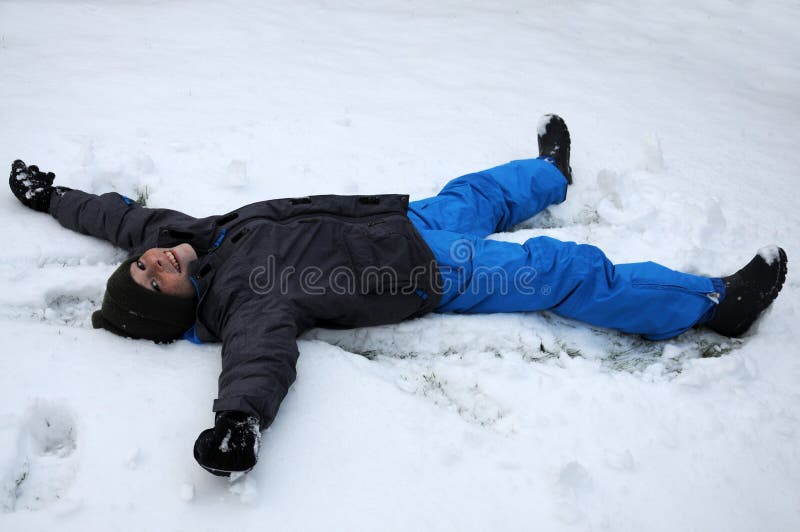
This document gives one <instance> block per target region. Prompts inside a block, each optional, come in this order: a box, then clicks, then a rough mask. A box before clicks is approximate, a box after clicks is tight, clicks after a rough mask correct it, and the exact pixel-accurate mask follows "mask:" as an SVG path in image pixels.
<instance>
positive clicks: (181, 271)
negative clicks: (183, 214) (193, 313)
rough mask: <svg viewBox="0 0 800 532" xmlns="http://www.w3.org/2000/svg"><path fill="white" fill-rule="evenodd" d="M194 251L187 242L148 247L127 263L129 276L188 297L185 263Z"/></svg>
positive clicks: (190, 289) (150, 286)
mask: <svg viewBox="0 0 800 532" xmlns="http://www.w3.org/2000/svg"><path fill="white" fill-rule="evenodd" d="M193 260H197V252H195V250H194V248H193V247H192V246H190V245H189V244H180V245H177V246H175V247H174V248H150V249H148V250H147V251H145V252H144V253H143V254H142V256H141V257H139V260H137V261H136V262H134V263H133V264H131V277H133V280H134V281H136V283H137V284H139V285H141V286H143V287H145V288H147V289H148V290H155V291H157V292H162V293H164V294H167V295H171V296H178V297H192V296H193V295H194V286H192V282H191V281H190V280H189V263H190V262H192V261H193Z"/></svg>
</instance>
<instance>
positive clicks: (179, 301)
mask: <svg viewBox="0 0 800 532" xmlns="http://www.w3.org/2000/svg"><path fill="white" fill-rule="evenodd" d="M196 259H197V253H196V252H195V250H194V249H193V248H192V246H190V245H189V244H180V245H178V246H176V247H174V248H151V249H149V250H147V251H145V252H144V253H143V254H142V255H141V256H135V257H131V258H129V259H128V260H126V261H125V262H123V263H122V264H121V265H120V266H119V268H117V269H116V270H115V271H114V273H113V274H112V275H111V277H109V279H108V283H107V285H106V293H105V296H104V297H103V306H102V307H101V309H100V310H98V311H96V312H95V313H94V314H92V325H93V326H94V327H95V328H96V329H97V328H101V327H102V328H103V329H106V330H109V331H111V332H113V333H115V334H118V335H120V336H128V337H131V338H146V339H149V340H154V341H157V342H170V341H172V340H176V339H178V338H180V337H181V336H183V334H184V333H185V332H186V331H187V330H188V329H189V328H190V327H191V326H192V324H194V320H195V308H196V306H197V296H196V294H195V289H194V285H193V284H192V282H191V280H190V279H189V263H191V262H192V261H194V260H196Z"/></svg>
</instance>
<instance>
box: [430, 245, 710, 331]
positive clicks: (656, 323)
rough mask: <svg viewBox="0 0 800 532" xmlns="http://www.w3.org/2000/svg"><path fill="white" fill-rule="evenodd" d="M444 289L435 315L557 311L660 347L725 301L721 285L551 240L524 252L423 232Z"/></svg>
mask: <svg viewBox="0 0 800 532" xmlns="http://www.w3.org/2000/svg"><path fill="white" fill-rule="evenodd" d="M423 235H424V236H425V238H426V241H427V242H428V243H429V245H430V246H431V248H432V249H433V251H434V253H435V255H436V259H437V261H438V262H439V265H440V269H441V272H442V279H443V282H444V284H445V286H444V296H443V298H442V303H441V305H440V307H439V308H438V309H437V312H458V313H491V312H524V311H536V310H552V311H553V312H555V313H557V314H559V315H561V316H565V317H569V318H574V319H576V320H580V321H583V322H586V323H590V324H593V325H598V326H601V327H609V328H612V329H617V330H620V331H623V332H627V333H638V334H643V335H645V336H646V337H648V338H650V339H653V340H659V339H665V338H671V337H673V336H677V335H678V334H681V333H682V332H684V331H686V330H687V329H689V328H691V327H692V326H693V325H696V324H698V323H702V322H703V321H704V320H706V319H708V317H709V316H710V315H711V314H712V313H713V310H714V308H715V307H716V302H717V301H719V300H720V298H722V297H724V286H723V284H722V282H721V280H719V279H713V280H712V279H709V278H706V277H700V276H696V275H690V274H686V273H681V272H677V271H674V270H670V269H669V268H665V267H664V266H660V265H658V264H655V263H653V262H643V263H635V264H620V265H617V266H615V265H613V264H612V263H611V262H610V261H609V260H608V259H607V258H606V257H605V255H604V254H603V252H602V251H600V250H599V249H598V248H596V247H594V246H590V245H578V244H576V243H574V242H561V241H558V240H555V239H552V238H549V237H537V238H532V239H530V240H528V241H527V242H525V243H524V244H521V245H520V244H515V243H509V242H498V241H493V240H483V239H480V238H475V237H472V236H469V235H454V234H452V233H447V232H441V231H430V232H428V231H423Z"/></svg>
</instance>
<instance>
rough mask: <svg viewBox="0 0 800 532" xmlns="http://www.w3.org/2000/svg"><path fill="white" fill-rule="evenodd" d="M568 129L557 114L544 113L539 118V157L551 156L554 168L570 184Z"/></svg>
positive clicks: (570, 168)
mask: <svg viewBox="0 0 800 532" xmlns="http://www.w3.org/2000/svg"><path fill="white" fill-rule="evenodd" d="M569 146H570V140H569V130H568V129H567V124H566V122H564V119H563V118H561V117H560V116H558V115H544V116H543V117H542V118H541V119H539V157H552V158H553V160H554V161H555V163H556V168H558V169H559V171H561V173H562V174H563V175H564V177H566V178H567V183H568V184H570V185H571V184H572V167H571V166H570V165H569Z"/></svg>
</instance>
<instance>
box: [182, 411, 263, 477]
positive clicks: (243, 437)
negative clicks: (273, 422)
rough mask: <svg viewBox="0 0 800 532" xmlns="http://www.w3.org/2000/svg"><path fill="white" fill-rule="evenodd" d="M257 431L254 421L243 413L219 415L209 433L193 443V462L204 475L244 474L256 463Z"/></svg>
mask: <svg viewBox="0 0 800 532" xmlns="http://www.w3.org/2000/svg"><path fill="white" fill-rule="evenodd" d="M260 443H261V427H260V424H259V421H258V419H257V418H255V417H253V416H249V415H248V414H245V413H243V412H234V411H228V412H219V413H217V418H216V422H215V425H214V428H213V429H206V430H204V431H203V432H201V433H200V436H198V437H197V441H196V442H195V443H194V459H195V460H197V463H198V464H200V465H201V466H202V467H203V468H204V469H205V470H206V471H208V472H210V473H213V474H215V475H219V476H221V477H227V476H229V475H230V474H231V473H246V472H248V471H250V470H251V469H253V466H255V465H256V460H257V459H258V446H259V444H260Z"/></svg>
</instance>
